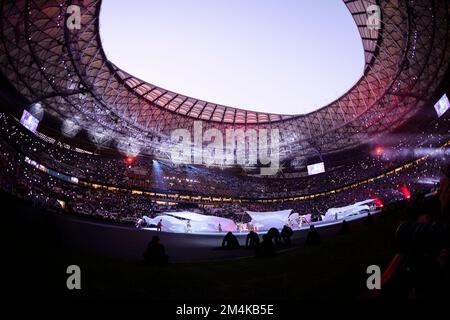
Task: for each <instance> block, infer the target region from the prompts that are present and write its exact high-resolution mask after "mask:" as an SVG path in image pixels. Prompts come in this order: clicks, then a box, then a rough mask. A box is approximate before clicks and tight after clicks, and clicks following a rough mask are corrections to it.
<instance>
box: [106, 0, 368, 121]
mask: <svg viewBox="0 0 450 320" xmlns="http://www.w3.org/2000/svg"><path fill="white" fill-rule="evenodd" d="M100 26H101V28H100V32H101V37H102V42H103V45H104V49H105V52H106V55H107V57H108V59H109V60H111V61H112V62H113V63H115V64H116V65H117V66H118V67H120V68H122V69H124V70H125V71H127V72H129V73H131V74H132V75H134V76H136V77H138V78H140V79H143V80H145V81H147V82H149V83H152V84H155V85H158V86H160V87H163V88H166V89H169V90H172V91H175V92H177V93H181V94H185V95H188V96H192V97H195V98H199V99H203V100H207V101H210V102H213V103H219V104H224V105H229V106H232V107H239V108H244V109H247V110H255V111H264V112H271V113H285V114H300V113H307V112H310V111H312V110H315V109H317V108H320V107H322V106H324V105H325V104H327V103H329V102H331V101H333V100H335V99H336V98H338V97H340V96H341V95H342V94H344V93H345V92H346V91H347V90H348V89H349V88H350V87H351V86H352V85H354V84H355V83H356V81H357V80H358V79H359V78H360V77H361V75H362V72H363V67H364V56H363V48H362V44H361V38H360V37H359V34H358V30H357V28H356V25H355V23H354V21H353V19H352V16H351V14H350V13H349V12H348V10H347V8H346V6H345V5H344V3H343V2H342V1H339V0H127V1H112V0H109V1H103V3H102V11H101V14H100Z"/></svg>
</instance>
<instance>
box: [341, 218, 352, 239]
mask: <svg viewBox="0 0 450 320" xmlns="http://www.w3.org/2000/svg"><path fill="white" fill-rule="evenodd" d="M350 233H351V231H350V225H349V224H348V222H347V221H345V220H344V221H342V227H341V230H340V231H339V234H340V235H346V234H350Z"/></svg>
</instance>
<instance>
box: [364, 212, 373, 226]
mask: <svg viewBox="0 0 450 320" xmlns="http://www.w3.org/2000/svg"><path fill="white" fill-rule="evenodd" d="M373 223H374V221H373V216H372V215H371V214H370V212H369V213H368V214H367V218H366V224H367V225H372V224H373Z"/></svg>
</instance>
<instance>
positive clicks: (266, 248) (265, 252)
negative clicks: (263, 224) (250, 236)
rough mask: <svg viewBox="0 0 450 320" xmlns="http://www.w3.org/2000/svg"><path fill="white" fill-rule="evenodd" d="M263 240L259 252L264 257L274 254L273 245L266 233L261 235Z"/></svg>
mask: <svg viewBox="0 0 450 320" xmlns="http://www.w3.org/2000/svg"><path fill="white" fill-rule="evenodd" d="M262 238H263V241H262V242H261V246H260V248H261V250H260V254H261V256H264V257H270V256H273V255H275V245H274V244H273V241H272V239H271V238H270V237H269V235H268V234H265V235H263V237H262Z"/></svg>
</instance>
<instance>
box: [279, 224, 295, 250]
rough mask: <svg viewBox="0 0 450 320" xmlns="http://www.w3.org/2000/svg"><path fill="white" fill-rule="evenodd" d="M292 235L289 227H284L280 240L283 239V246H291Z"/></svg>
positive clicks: (292, 232)
mask: <svg viewBox="0 0 450 320" xmlns="http://www.w3.org/2000/svg"><path fill="white" fill-rule="evenodd" d="M293 234H294V231H292V228H291V227H289V226H284V227H283V229H281V238H282V239H283V242H284V244H286V245H288V246H290V245H291V237H292V235H293Z"/></svg>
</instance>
